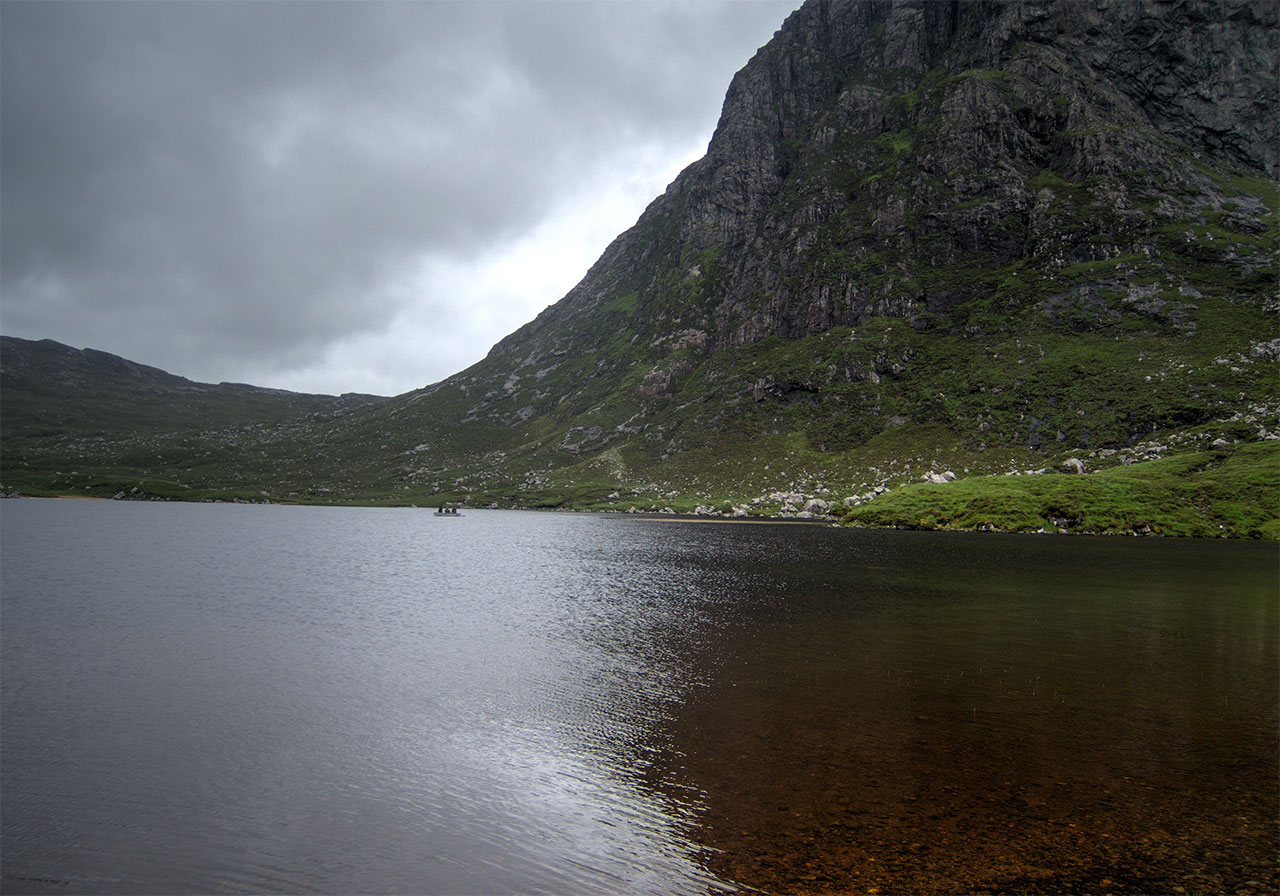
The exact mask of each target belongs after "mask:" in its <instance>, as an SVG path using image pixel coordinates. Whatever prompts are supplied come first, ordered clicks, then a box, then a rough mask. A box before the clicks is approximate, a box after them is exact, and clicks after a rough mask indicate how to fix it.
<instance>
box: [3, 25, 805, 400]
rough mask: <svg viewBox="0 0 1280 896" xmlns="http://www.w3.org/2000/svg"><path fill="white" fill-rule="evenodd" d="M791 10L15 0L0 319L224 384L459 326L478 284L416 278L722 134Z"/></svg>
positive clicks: (424, 371) (8, 44) (410, 381)
mask: <svg viewBox="0 0 1280 896" xmlns="http://www.w3.org/2000/svg"><path fill="white" fill-rule="evenodd" d="M794 5H795V3H792V2H781V3H779V2H774V0H697V2H688V3H680V4H677V3H657V2H646V0H639V2H629V3H621V2H600V0H596V2H563V0H556V2H537V0H531V2H515V0H504V2H500V0H493V2H484V0H481V2H471V3H462V2H411V3H342V2H325V3H320V2H317V3H293V2H282V3H222V2H209V3H176V2H174V3H151V2H133V3H80V2H74V3H73V2H16V0H8V2H5V3H3V4H0V68H2V70H0V185H2V190H0V221H2V228H0V328H3V330H4V332H6V333H8V334H10V335H20V336H26V337H29V338H37V337H49V338H54V339H58V340H59V341H63V342H69V343H71V344H76V345H87V346H92V347H95V348H102V349H105V350H107V351H114V352H117V353H119V354H125V355H127V356H129V357H132V358H134V359H135V360H140V361H143V362H145V363H150V364H156V365H157V366H162V367H166V369H170V370H173V371H174V372H177V373H182V374H183V375H188V376H193V377H194V378H220V379H237V378H241V377H240V375H239V374H240V372H241V371H254V372H257V373H260V374H262V375H267V376H269V375H270V374H272V373H273V372H275V373H279V374H281V375H282V376H283V375H284V374H285V373H286V372H287V371H289V370H291V369H295V368H302V367H306V366H308V365H311V366H313V367H314V366H315V364H316V363H317V359H318V358H319V357H321V356H322V355H323V353H324V352H325V351H326V350H328V349H332V348H333V347H334V346H336V345H338V344H340V343H342V342H343V341H344V340H350V339H351V338H353V337H354V336H358V335H361V334H363V335H364V336H365V337H371V336H373V335H375V334H378V333H380V332H383V331H386V330H387V329H388V328H390V327H393V325H394V321H395V320H396V317H397V315H399V314H402V313H403V312H404V309H405V306H406V304H415V305H417V306H418V308H419V311H420V312H422V313H425V314H427V315H428V316H430V317H431V318H432V319H433V320H436V321H438V322H439V327H440V328H442V329H447V328H448V327H449V326H450V325H451V322H456V321H458V320H460V319H462V318H464V317H465V316H466V314H467V313H469V312H468V309H466V308H465V307H464V308H462V309H459V307H458V304H459V303H460V302H461V303H464V304H465V302H466V301H467V299H466V297H465V296H458V295H453V294H449V293H447V292H443V293H434V292H433V291H432V290H430V289H417V288H415V287H411V286H409V285H408V284H410V283H411V282H412V278H411V275H412V273H413V271H415V270H417V271H420V270H421V269H422V267H423V265H424V264H429V263H430V262H432V261H433V260H435V261H439V262H441V263H448V264H453V265H460V264H465V263H467V262H469V261H474V260H476V259H479V258H483V257H484V256H485V255H486V253H489V252H492V251H493V250H494V247H496V246H499V245H502V244H503V243H504V241H506V242H510V241H512V240H516V239H519V238H520V236H521V234H524V233H527V232H529V231H530V230H531V229H533V228H535V227H537V226H538V225H539V224H540V223H541V222H543V221H545V220H546V218H547V216H548V215H549V214H550V213H551V211H552V210H553V209H554V208H555V207H556V205H557V203H561V202H563V201H565V199H564V197H565V196H567V195H571V194H575V192H576V193H578V194H581V193H582V192H583V190H584V187H588V186H589V185H590V183H591V181H590V178H592V177H597V178H607V177H609V176H611V172H612V171H613V169H612V168H611V166H613V165H615V164H617V161H616V160H617V158H618V156H619V154H620V153H623V152H624V151H625V150H626V149H627V148H628V147H631V146H635V145H654V146H665V147H679V146H683V145H687V144H688V143H689V142H690V141H692V140H701V141H702V145H703V146H704V147H705V141H706V140H707V139H708V138H709V137H710V131H711V126H712V125H713V124H714V119H715V114H716V113H717V112H718V109H719V106H720V101H721V99H722V97H723V94H724V90H725V88H726V87H727V86H728V81H729V78H730V77H731V75H732V73H733V72H734V71H735V70H737V69H738V68H740V67H741V66H742V65H743V64H745V62H746V61H747V59H748V58H749V57H750V55H751V53H752V52H753V51H754V49H755V48H756V47H758V46H759V45H761V44H763V43H764V42H765V41H767V40H768V38H769V37H770V36H771V35H772V33H773V31H774V29H776V28H777V27H778V26H779V25H780V24H781V22H782V20H783V19H784V18H785V16H786V14H787V12H788V11H789V10H790V9H791V7H792V6H794ZM587 199H589V197H587ZM628 223H630V222H628ZM613 235H614V234H608V235H607V236H608V237H612V236H613ZM578 273H579V275H580V274H581V273H585V269H584V270H583V271H581V272H578ZM476 301H479V300H478V299H477V300H476ZM423 309H425V311H423ZM536 310H537V309H534V311H535V312H536ZM529 316H532V315H529ZM497 335H502V334H497ZM388 338H390V337H388ZM487 347H488V346H487V345H486V346H479V347H476V348H474V349H473V350H472V352H473V354H474V357H473V358H472V359H471V360H475V359H476V358H478V357H479V356H481V355H483V353H484V351H485V350H486V349H487ZM387 356H388V357H398V358H401V359H404V358H405V357H410V358H411V356H412V351H411V350H410V349H407V348H404V347H401V348H400V349H398V350H394V351H388V352H387ZM451 372H453V371H452V370H447V369H446V370H433V369H431V368H430V367H429V366H423V367H421V369H420V370H419V369H409V370H405V371H403V372H402V373H400V374H398V375H400V376H402V377H405V378H406V379H403V380H397V379H395V376H393V375H391V374H387V375H386V376H384V379H385V381H387V382H392V381H395V382H397V383H401V382H402V383H403V387H404V388H406V389H407V388H412V387H416V386H418V385H424V384H425V382H427V380H424V379H421V377H424V376H425V377H438V376H440V375H446V374H448V373H451ZM415 376H417V377H419V379H417V380H415V379H414V377H415ZM271 384H272V383H264V385H271ZM360 385H361V384H360V383H353V384H352V387H353V388H357V387H359V386H360Z"/></svg>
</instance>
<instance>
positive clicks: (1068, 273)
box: [464, 0, 1280, 420]
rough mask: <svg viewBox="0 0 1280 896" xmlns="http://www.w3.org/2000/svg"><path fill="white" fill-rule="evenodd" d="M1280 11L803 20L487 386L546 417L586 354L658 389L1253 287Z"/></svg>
mask: <svg viewBox="0 0 1280 896" xmlns="http://www.w3.org/2000/svg"><path fill="white" fill-rule="evenodd" d="M1278 18H1280V12H1278V7H1277V6H1276V5H1275V4H1274V3H1268V2H1256V3H1245V2H1223V3H1220V2H1156V0H1145V2H1132V0H1117V2H1107V0H1098V2H1093V0H1090V2H1080V0H1043V2H1026V3H1004V2H963V3H961V2H923V0H897V2H889V0H883V2H881V0H846V2H841V0H833V2H816V0H815V2H809V3H806V4H805V5H804V6H803V7H801V8H800V9H799V10H797V11H796V12H795V13H794V14H793V15H792V16H791V17H790V18H789V19H788V20H787V22H786V23H785V25H784V26H783V28H782V29H781V30H780V31H779V33H778V34H777V35H776V36H775V38H774V40H773V41H772V42H770V43H769V44H768V45H767V46H766V47H764V48H763V49H761V50H760V51H759V52H758V53H757V54H756V56H755V57H754V58H753V59H752V60H751V61H750V63H749V64H748V65H747V66H746V67H745V68H744V69H742V71H741V72H739V74H738V75H737V76H736V77H735V78H734V80H733V83H732V84H731V85H730V88H729V91H728V94H727V96H726V99H725V103H724V110H723V114H722V116H721V120H720V123H719V126H718V127H717V129H716V132H715V135H714V137H713V139H712V140H711V143H710V146H709V149H708V152H707V155H706V157H705V158H703V159H702V160H701V161H699V162H697V163H695V164H694V165H692V166H691V167H690V168H689V169H688V170H686V171H685V172H683V173H682V174H681V175H680V176H679V177H678V178H677V180H676V181H675V182H674V183H673V184H672V185H671V186H670V188H669V189H668V190H667V191H666V193H665V194H664V195H663V196H660V197H658V199H656V200H655V201H654V202H653V204H652V205H651V206H650V208H649V209H648V210H647V211H646V212H645V214H644V216H643V217H642V218H641V219H640V221H639V222H638V223H637V225H636V226H635V227H634V228H633V229H632V230H630V231H628V232H627V233H625V234H623V235H622V236H620V237H619V238H618V240H617V241H616V242H615V243H614V244H613V245H612V246H610V247H609V249H608V251H606V252H605V254H604V256H603V257H602V258H601V259H600V261H599V262H598V263H597V264H596V265H595V266H594V267H593V268H592V269H591V271H590V272H589V273H588V274H587V276H586V277H585V278H584V279H583V281H582V282H581V283H580V284H579V285H578V286H577V287H576V288H575V289H574V290H573V291H571V292H570V293H569V295H568V296H566V297H565V299H564V300H563V301H562V302H561V303H559V304H558V305H556V306H554V307H553V308H551V309H549V310H548V311H547V312H545V313H544V314H543V315H542V316H540V317H539V319H538V320H537V321H534V322H533V323H532V324H530V325H529V326H527V327H525V328H524V329H522V330H520V331H518V332H517V333H515V334H513V335H512V336H511V337H509V338H508V339H506V340H504V341H503V342H502V343H500V344H499V345H498V346H497V347H495V349H494V352H493V354H492V355H491V357H490V358H489V359H488V361H487V362H486V364H485V365H484V367H483V368H482V369H481V371H478V372H480V373H482V374H484V373H487V371H489V370H493V371H494V372H495V373H496V375H498V376H501V377H502V379H503V384H504V386H511V387H513V388H510V389H508V388H504V389H502V390H500V391H499V392H497V393H496V394H495V395H494V396H493V397H494V398H501V399H502V400H503V401H504V402H505V400H506V399H507V398H509V397H512V396H513V395H515V393H519V394H518V395H515V397H516V403H517V404H519V405H520V411H521V413H523V414H524V415H525V418H526V419H527V417H528V416H530V415H532V414H534V413H541V412H543V411H547V410H551V409H552V408H553V407H558V406H560V405H561V403H562V402H563V400H564V399H565V397H566V396H565V395H564V394H558V393H556V392H548V391H547V390H546V389H545V388H538V387H537V386H536V385H535V382H544V381H545V380H546V378H547V376H548V375H549V374H550V373H551V372H552V371H553V370H555V369H558V368H559V367H562V366H563V364H562V363H561V361H558V360H557V359H563V358H565V357H582V356H583V355H584V354H590V355H592V356H594V357H595V358H596V359H597V360H598V361H600V362H601V363H599V364H597V366H596V367H594V368H593V369H592V371H591V373H592V375H593V376H594V377H600V376H605V377H606V378H607V379H609V380H610V383H611V386H613V387H616V388H625V389H630V390H633V391H635V392H637V393H639V394H642V395H647V396H650V397H652V396H655V395H662V394H670V392H671V389H672V388H673V387H674V386H677V385H678V384H679V382H680V380H681V378H682V377H684V376H686V375H687V374H688V373H689V372H690V371H692V370H694V369H695V368H696V367H697V366H698V364H699V358H702V357H705V356H707V355H710V354H713V353H715V352H716V351H719V350H723V349H726V348H734V347H739V346H744V345H748V344H751V343H755V342H758V341H760V340H762V339H765V338H768V337H771V336H777V337H782V338H784V339H794V338H796V337H801V336H807V335H815V334H820V333H824V332H827V331H829V330H830V329H831V328H832V327H838V326H857V325H858V324H860V323H864V322H866V321H868V320H869V319H872V318H894V317H900V318H906V319H907V320H909V321H911V322H912V324H913V326H916V327H918V328H930V327H933V326H937V325H939V317H938V316H939V315H946V314H948V313H950V312H951V311H953V310H954V309H956V308H959V307H962V306H966V305H970V304H972V303H973V302H975V301H978V300H990V299H992V298H993V297H997V298H999V299H1001V300H1002V301H1001V302H998V303H997V307H995V309H994V310H995V311H996V312H997V313H998V314H1010V313H1014V312H1015V311H1016V310H1017V309H1019V308H1022V307H1024V306H1026V305H1029V304H1035V303H1037V302H1039V303H1042V304H1043V308H1044V311H1043V313H1044V314H1046V315H1048V316H1049V317H1055V318H1057V319H1058V320H1067V319H1070V320H1072V321H1074V322H1075V323H1076V324H1078V325H1080V326H1084V327H1092V326H1103V325H1111V324H1113V323H1115V318H1116V315H1117V314H1122V313H1123V312H1126V311H1127V312H1130V313H1132V312H1134V311H1135V309H1136V310H1137V312H1138V313H1141V305H1142V302H1141V300H1136V301H1135V302H1131V303H1130V306H1129V307H1128V308H1120V307H1119V306H1116V307H1112V306H1114V305H1115V303H1114V302H1110V301H1108V300H1100V299H1099V295H1100V294H1101V293H1103V292H1107V291H1111V292H1113V293H1114V292H1117V291H1119V292H1126V291H1128V290H1129V288H1130V286H1131V285H1133V284H1134V283H1136V282H1137V281H1139V280H1141V281H1144V284H1143V288H1146V287H1147V286H1150V284H1151V282H1153V281H1160V282H1161V283H1162V284H1163V285H1162V286H1161V290H1162V291H1163V292H1165V293H1169V296H1168V298H1167V300H1162V301H1163V307H1164V308H1165V309H1167V310H1168V314H1172V315H1173V317H1171V318H1169V319H1175V318H1176V317H1177V312H1176V310H1175V309H1174V306H1177V305H1178V303H1179V302H1180V301H1182V300H1181V299H1179V298H1178V297H1179V296H1181V295H1182V294H1183V293H1182V292H1180V291H1183V290H1185V291H1189V292H1199V291H1202V285H1198V284H1200V281H1201V280H1202V279H1203V275H1204V274H1205V271H1204V270H1203V267H1204V265H1209V266H1215V265H1220V266H1221V268H1222V271H1223V273H1225V275H1226V277H1227V278H1228V279H1229V280H1230V282H1232V283H1233V284H1235V285H1237V286H1240V287H1242V288H1243V290H1244V291H1245V292H1248V293H1257V292H1258V290H1259V289H1265V285H1266V283H1267V282H1269V281H1268V280H1267V277H1268V276H1274V267H1273V265H1274V253H1273V251H1272V250H1273V249H1274V244H1273V243H1271V244H1267V242H1266V240H1261V241H1260V240H1259V237H1261V236H1263V235H1264V234H1266V233H1267V232H1268V227H1269V226H1271V225H1270V224H1269V222H1270V221H1272V220H1273V218H1272V217H1271V216H1272V214H1273V211H1274V209H1273V208H1272V207H1270V205H1269V202H1270V200H1269V199H1268V195H1269V194H1268V193H1267V189H1268V188H1269V186H1270V179H1271V178H1273V177H1274V176H1275V174H1276V172H1277V150H1276V147H1277V146H1280V132H1278V128H1280V125H1278V124H1277V122H1278V120H1280V118H1278V116H1277V114H1276V111H1277V102H1276V77H1277V56H1278V52H1277V47H1278V44H1277V35H1278V34H1280V30H1278V29H1277V26H1278V25H1280V21H1278ZM1242 176H1243V177H1244V178H1246V179H1252V180H1251V182H1250V184H1249V185H1246V186H1245V187H1242V186H1241V184H1240V180H1239V178H1240V177H1242ZM1210 231H1213V232H1210ZM1219 235H1221V237H1222V239H1219V238H1218V236H1219ZM1232 235H1235V236H1238V237H1240V238H1241V239H1239V240H1236V241H1234V242H1233V240H1232ZM1215 240H1216V242H1215ZM1107 262H1111V263H1112V264H1111V265H1110V266H1109V267H1108V269H1107V270H1105V271H1104V270H1102V268H1101V267H1100V268H1098V270H1096V271H1095V272H1094V273H1095V274H1096V275H1097V276H1094V277H1090V276H1081V272H1080V270H1079V267H1080V266H1081V265H1090V264H1094V265H1102V266H1103V267H1106V266H1107V265H1106V263H1107ZM1194 266H1199V267H1200V268H1201V269H1200V270H1199V272H1198V273H1199V274H1200V275H1201V276H1199V277H1196V276H1192V274H1193V272H1192V271H1191V270H1189V267H1194ZM1121 268H1123V270H1121ZM1260 272H1264V273H1262V274H1260ZM1267 272H1269V273H1267ZM1259 277H1261V280H1260V279H1259ZM1211 279H1212V278H1211ZM1193 281H1194V282H1193ZM1189 292H1188V293H1187V294H1189ZM1100 302H1101V304H1100ZM1183 304H1185V302H1183ZM1103 306H1106V307H1103ZM1184 316H1185V315H1184ZM1186 320H1188V321H1189V320H1190V318H1186ZM949 323H952V324H954V322H949ZM968 323H969V324H970V325H972V326H975V327H978V329H981V325H980V324H978V323H975V322H973V321H969V322H968ZM619 333H626V334H627V335H626V344H625V345H623V344H621V343H620V342H619V336H618V334H619ZM637 364H639V365H644V366H645V370H644V371H643V376H642V377H640V379H639V381H637V382H630V381H628V377H627V376H626V374H627V372H629V371H630V369H631V367H632V366H633V365H637ZM529 374H533V379H534V380H535V382H529V379H530V378H529ZM489 375H493V374H489ZM473 379H474V377H473ZM631 379H635V378H634V377H632V378H631ZM464 381H466V377H464ZM486 413H490V411H489V410H488V409H486V408H484V407H475V408H473V409H472V412H471V414H472V417H473V419H474V418H475V417H479V416H484V415H486ZM506 419H508V420H509V419H510V418H509V417H508V418H506Z"/></svg>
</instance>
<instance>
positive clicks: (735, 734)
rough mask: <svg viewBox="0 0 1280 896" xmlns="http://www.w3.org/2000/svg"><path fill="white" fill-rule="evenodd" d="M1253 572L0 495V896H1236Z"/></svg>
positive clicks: (1254, 791)
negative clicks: (1160, 895)
mask: <svg viewBox="0 0 1280 896" xmlns="http://www.w3.org/2000/svg"><path fill="white" fill-rule="evenodd" d="M1278 559H1280V554H1278V552H1277V547H1276V545H1274V544H1267V543H1245V542H1227V541H1172V540H1159V539H1122V538H1087V537H1070V538H1068V537H1035V536H1026V537H1019V536H1002V535H967V534H949V533H909V532H892V531H854V530H841V529H833V528H828V527H819V526H803V525H794V524H790V525H787V524H730V523H703V522H694V521H675V520H645V519H636V518H630V517H614V516H604V515H580V514H558V513H522V512H509V511H466V512H465V513H464V515H463V516H461V517H458V518H448V519H446V518H439V517H435V516H434V515H433V512H432V510H431V509H414V508H397V509H384V508H331V507H281V506H243V505H196V504H151V503H129V502H102V501H68V500H62V501H52V500H30V499H23V500H11V501H5V502H0V636H2V639H3V640H2V645H0V646H2V653H0V673H2V677H0V702H2V707H0V712H2V715H0V875H2V878H3V880H2V882H0V884H2V885H0V889H3V891H4V892H5V893H8V894H17V893H243V892H254V893H272V892H281V893H284V892H288V893H353V892H361V893H422V894H430V893H516V892H519V893H531V894H532V893H555V894H559V893H565V894H614V893H641V894H645V893H653V894H668V893H670V894H681V893H687V894H695V893H708V892H711V893H714V892H734V891H738V890H746V889H748V888H755V889H757V890H764V891H767V892H789V893H795V892H832V891H839V892H868V891H880V892H885V893H890V892H922V893H959V892H976V891H982V892H1065V891H1102V890H1107V891H1113V892H1176V891H1179V888H1181V890H1182V891H1186V892H1203V891H1213V892H1221V891H1227V892H1258V893H1263V892H1273V891H1275V890H1276V889H1278V888H1280V886H1278V885H1280V876H1278V875H1277V868H1276V858H1277V855H1278V853H1280V830H1278V827H1277V824H1278V820H1280V811H1278V810H1280V802H1278V794H1277V781H1278V779H1280V768H1278V761H1280V740H1278V738H1280V735H1278V734H1277V732H1278V731H1280V718H1278V715H1280V643H1278V641H1280V566H1278V563H1277V561H1278Z"/></svg>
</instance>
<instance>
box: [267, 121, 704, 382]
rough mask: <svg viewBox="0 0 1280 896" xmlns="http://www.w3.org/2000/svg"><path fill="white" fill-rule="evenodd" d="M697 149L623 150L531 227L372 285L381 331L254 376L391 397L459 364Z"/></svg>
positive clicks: (535, 301) (556, 293) (485, 347)
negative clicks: (390, 308)
mask: <svg viewBox="0 0 1280 896" xmlns="http://www.w3.org/2000/svg"><path fill="white" fill-rule="evenodd" d="M704 150H705V144H698V145H696V146H695V145H685V146H680V147H671V146H667V145H660V144H653V143H650V144H645V145H639V146H636V147H633V148H632V149H631V150H630V151H628V152H627V153H626V155H625V156H624V157H622V158H614V159H612V160H610V161H609V162H608V163H607V164H605V165H603V166H601V167H600V169H599V170H597V171H594V172H587V173H584V177H583V178H582V181H581V186H580V188H579V189H578V190H577V191H576V192H574V193H573V194H571V195H569V196H568V197H566V198H565V199H564V200H562V201H560V202H559V203H558V204H557V205H556V206H555V207H554V208H553V209H552V210H551V212H550V213H549V214H548V215H547V216H546V217H545V218H543V219H542V221H541V222H540V223H539V224H537V225H536V226H535V227H534V228H533V229H532V230H530V231H528V232H526V233H525V234H523V235H521V236H520V237H519V238H517V239H515V240H513V241H510V242H507V243H504V244H500V245H497V246H495V247H494V248H493V249H492V250H490V251H488V252H485V253H483V254H481V255H479V256H477V257H474V258H469V259H460V258H456V257H452V256H441V255H436V254H431V253H426V254H423V255H422V256H420V257H419V258H417V259H416V260H415V261H414V262H413V263H412V264H411V265H409V266H407V267H406V268H404V269H402V270H399V271H396V272H392V273H390V274H389V275H388V277H387V279H386V280H385V281H384V282H383V283H382V284H381V285H380V286H379V287H378V289H379V290H380V291H382V292H384V293H385V294H386V295H387V296H389V297H390V298H391V301H393V302H394V303H395V304H396V305H398V306H399V308H400V310H399V311H398V312H397V313H396V314H395V316H394V317H393V318H392V320H391V322H390V323H389V324H388V325H387V326H386V327H385V328H383V329H379V330H365V331H361V332H358V333H353V334H351V335H350V336H349V337H347V338H344V339H342V340H340V341H338V342H335V343H332V344H331V345H330V346H329V347H328V348H327V350H326V351H325V352H324V354H323V357H322V358H321V359H320V360H319V361H317V362H316V363H313V364H309V365H307V366H305V367H299V368H295V369H291V370H286V371H279V370H276V371H269V370H263V371H262V375H261V377H260V379H259V380H256V381H255V382H259V383H262V384H267V383H269V384H270V385H271V386H273V387H276V388H282V389H290V390H293V391H299V392H319V393H327V394H340V393H343V392H366V393H371V394H374V395H399V394H402V393H404V392H408V391H411V390H413V389H418V388H421V387H423V386H427V385H430V384H432V383H436V382H439V381H440V380H442V379H444V378H446V377H448V376H450V375H452V374H454V373H458V372H459V371H461V370H464V369H465V368H467V367H469V366H470V365H472V364H474V363H475V362H477V361H479V360H480V359H482V358H483V357H484V356H485V355H486V354H487V353H488V351H489V349H490V348H491V347H492V346H493V344H494V343H496V342H497V341H498V340H500V339H501V338H502V337H504V336H506V335H508V334H509V333H512V332H513V331H515V330H516V329H518V328H519V327H521V326H522V325H524V324H526V323H528V322H529V321H531V320H532V319H533V318H534V317H536V316H537V315H538V313H539V312H540V311H542V310H543V309H544V308H546V307H547V306H548V305H551V304H553V303H555V302H557V301H559V300H560V299H561V298H563V296H564V295H565V293H567V292H568V291H569V290H570V289H572V288H573V287H574V286H575V285H576V284H577V283H578V281H579V280H581V279H582V277H583V275H584V274H586V272H587V269H588V268H589V267H590V266H591V265H592V264H593V263H595V261H596V260H597V259H598V258H599V257H600V255H601V254H602V253H603V252H604V250H605V248H606V247H607V246H608V245H609V243H611V242H612V241H613V239H614V238H615V237H617V236H618V234H620V233H622V232H623V231H625V230H627V229H628V228H629V227H631V225H633V224H634V223H635V222H636V220H637V219H638V218H639V217H640V214H641V212H643V211H644V209H645V207H646V206H647V205H648V204H649V203H650V202H651V201H653V199H654V197H656V196H658V195H659V194H660V193H662V192H663V190H665V189H666V187H667V185H668V184H670V183H671V181H672V180H674V179H675V177H676V175H677V174H679V173H680V171H681V170H683V169H684V168H685V167H686V166H688V165H690V164H691V163H693V162H694V161H696V160H697V159H698V158H700V157H701V156H702V154H703V152H704Z"/></svg>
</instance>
